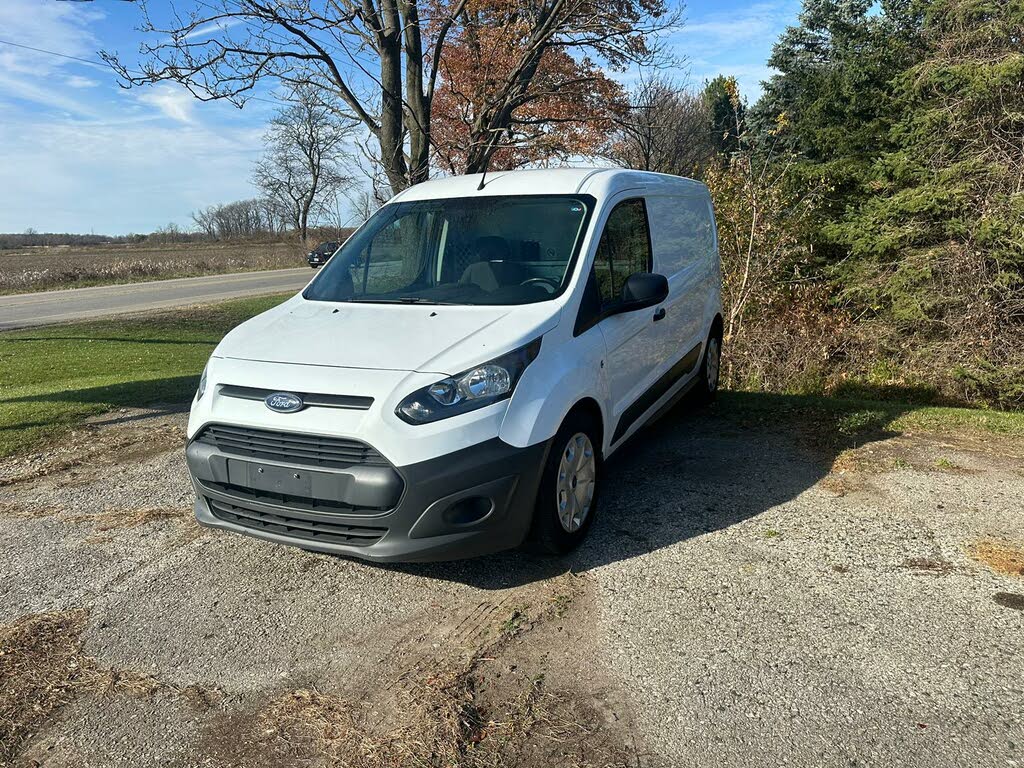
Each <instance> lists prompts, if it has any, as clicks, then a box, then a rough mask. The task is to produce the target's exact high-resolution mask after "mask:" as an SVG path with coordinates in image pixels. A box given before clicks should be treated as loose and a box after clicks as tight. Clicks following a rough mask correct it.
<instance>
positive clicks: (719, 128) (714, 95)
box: [703, 75, 745, 156]
mask: <svg viewBox="0 0 1024 768" xmlns="http://www.w3.org/2000/svg"><path fill="white" fill-rule="evenodd" d="M703 98H704V105H705V108H706V109H707V111H708V116H709V119H710V120H711V146H712V147H713V148H714V150H715V152H717V153H718V154H720V155H725V156H729V155H732V154H733V153H735V152H736V151H737V150H739V148H740V136H741V135H742V134H743V132H744V130H745V128H744V107H743V100H742V99H741V97H740V88H739V84H738V83H737V82H736V78H735V77H726V76H725V75H719V76H718V77H716V78H715V79H714V80H712V81H711V82H709V83H708V84H707V85H705V86H704V93H703Z"/></svg>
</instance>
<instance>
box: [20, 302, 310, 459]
mask: <svg viewBox="0 0 1024 768" xmlns="http://www.w3.org/2000/svg"><path fill="white" fill-rule="evenodd" d="M288 295H291V294H288ZM288 295H286V296H276V297H259V298H255V299H239V300H236V301H230V302H226V303H223V304H218V305H215V306H210V307H205V308H199V309H189V310H179V311H174V312H167V313H160V314H154V315H145V316H140V317H135V318H133V319H132V320H131V321H130V322H129V321H126V320H120V319H116V320H106V321H96V322H89V323H76V324H73V325H58V326H52V327H48V328H39V329H35V330H27V331H12V332H7V333H0V456H10V455H12V454H18V453H25V452H28V451H31V450H33V449H34V448H36V447H38V446H40V445H44V444H45V443H46V442H47V441H48V440H52V439H55V438H57V437H59V436H60V434H61V433H63V432H64V431H66V430H68V429H70V428H72V427H74V426H75V425H76V424H80V423H81V422H82V421H83V420H84V419H87V418H88V417H90V416H94V415H96V414H99V413H103V412H105V411H109V410H111V409H114V408H123V407H131V406H145V405H152V404H154V403H187V402H188V401H189V400H190V399H191V398H192V395H193V393H194V392H195V387H196V384H197V382H198V380H199V374H200V373H201V372H202V369H203V365H205V363H206V359H207V357H209V355H210V352H212V351H213V348H214V346H215V345H216V344H217V342H218V341H219V340H220V339H221V337H223V336H224V334H225V333H227V332H228V331H229V330H230V329H231V328H233V327H234V326H236V325H238V323H240V322H242V321H243V320H245V319H247V318H249V317H251V316H253V315H255V314H257V313H258V312H262V311H263V310H265V309H269V308H270V307H272V306H274V305H275V304H277V303H279V302H281V301H283V300H284V299H285V298H287V296H288Z"/></svg>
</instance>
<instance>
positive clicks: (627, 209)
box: [594, 198, 652, 312]
mask: <svg viewBox="0 0 1024 768" xmlns="http://www.w3.org/2000/svg"><path fill="white" fill-rule="evenodd" d="M651 261H652V260H651V236H650V230H649V228H648V226H647V208H646V206H645V205H644V201H643V199H641V198H636V199H633V200H626V201H624V202H621V203H619V204H618V205H616V206H615V208H614V209H613V210H612V212H611V215H609V216H608V221H607V222H606V223H605V225H604V232H602V233H601V240H600V242H599V243H598V245H597V253H596V255H595V256H594V275H595V277H596V279H597V285H598V290H599V292H600V294H601V311H602V312H604V311H605V310H607V309H609V308H610V307H613V306H615V305H616V304H618V303H619V302H620V301H621V300H622V286H623V285H624V284H625V283H626V278H628V277H629V276H630V275H632V274H634V273H636V272H650V271H651V269H652V266H651Z"/></svg>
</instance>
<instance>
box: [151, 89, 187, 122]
mask: <svg viewBox="0 0 1024 768" xmlns="http://www.w3.org/2000/svg"><path fill="white" fill-rule="evenodd" d="M137 97H138V100H139V101H141V102H142V103H143V104H149V105H150V106H153V107H156V108H157V109H159V110H160V111H161V112H162V113H163V114H164V115H165V116H166V117H169V118H171V119H172V120H177V121H178V122H180V123H191V122H194V119H195V118H194V116H193V114H192V110H193V109H194V107H195V105H196V99H195V97H194V96H193V95H192V94H191V93H189V92H188V91H187V90H185V89H184V88H182V87H180V86H176V85H171V84H170V83H159V84H157V85H153V86H149V87H147V88H146V89H145V90H142V91H138V92H137Z"/></svg>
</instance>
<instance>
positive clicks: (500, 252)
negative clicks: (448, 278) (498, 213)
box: [459, 235, 527, 293]
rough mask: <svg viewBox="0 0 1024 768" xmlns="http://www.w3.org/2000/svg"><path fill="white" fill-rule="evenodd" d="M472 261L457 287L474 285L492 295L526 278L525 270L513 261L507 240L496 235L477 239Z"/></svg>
mask: <svg viewBox="0 0 1024 768" xmlns="http://www.w3.org/2000/svg"><path fill="white" fill-rule="evenodd" d="M473 254H474V257H475V258H474V260H473V263H471V264H470V265H469V266H468V267H466V269H465V271H463V273H462V277H460V278H459V285H475V286H476V287H477V288H479V289H480V290H482V291H486V292H487V293H493V292H494V291H496V290H498V289H499V288H506V287H509V286H514V285H519V284H520V283H521V282H523V280H525V279H526V278H527V275H526V270H525V269H523V266H522V265H521V264H519V263H518V262H516V261H514V260H513V257H512V249H511V247H509V244H508V240H506V239H505V238H504V237H498V236H496V235H487V236H485V237H478V238H477V239H476V243H474V245H473Z"/></svg>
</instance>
